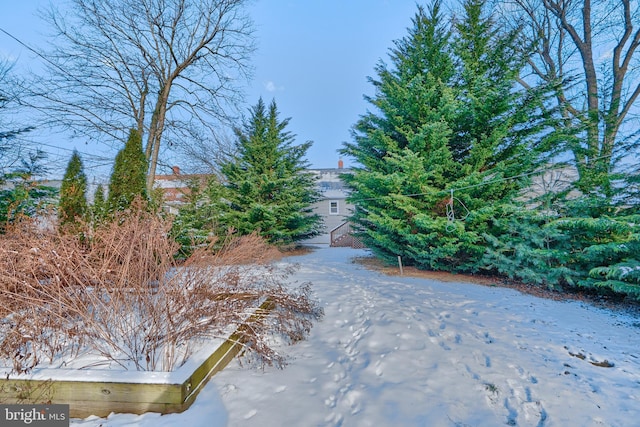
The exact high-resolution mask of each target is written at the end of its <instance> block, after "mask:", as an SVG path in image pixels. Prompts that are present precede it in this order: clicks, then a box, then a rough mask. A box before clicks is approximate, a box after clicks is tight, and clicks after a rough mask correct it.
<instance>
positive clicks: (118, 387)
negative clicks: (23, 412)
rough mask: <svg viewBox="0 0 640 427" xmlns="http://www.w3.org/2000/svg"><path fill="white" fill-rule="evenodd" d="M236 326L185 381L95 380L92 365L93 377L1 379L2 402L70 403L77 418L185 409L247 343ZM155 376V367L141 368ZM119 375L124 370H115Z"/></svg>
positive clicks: (254, 318)
mask: <svg viewBox="0 0 640 427" xmlns="http://www.w3.org/2000/svg"><path fill="white" fill-rule="evenodd" d="M270 308H271V303H270V302H268V301H267V302H265V303H263V304H262V305H261V306H260V308H259V309H258V313H263V312H264V311H265V310H267V311H268V310H269V309H270ZM258 316H261V314H255V315H253V316H251V317H250V318H249V319H248V320H247V323H251V322H252V321H255V320H256V318H257V317H258ZM246 327H247V325H246V324H244V325H241V326H240V327H239V328H238V329H236V331H235V332H234V333H233V334H231V335H230V336H229V338H227V339H226V340H225V341H224V342H223V343H222V344H220V345H219V346H218V347H217V348H216V349H215V350H213V352H212V353H211V355H210V356H208V357H207V358H206V360H205V361H204V362H203V363H201V364H200V365H199V366H198V367H197V368H195V370H194V371H193V372H192V373H191V374H190V375H189V376H188V378H187V379H186V380H184V381H182V382H180V383H175V384H172V383H162V382H157V381H149V382H144V380H143V381H137V380H136V381H135V382H126V381H124V382H123V381H113V382H109V381H92V380H91V370H86V371H84V370H83V371H82V372H83V373H84V372H86V373H87V380H75V379H74V380H68V381H67V380H57V379H42V380H40V379H37V380H36V379H12V378H9V379H0V403H3V404H11V403H47V404H58V403H60V404H68V405H69V415H70V416H71V417H72V418H86V417H88V416H90V415H97V416H99V417H106V416H107V415H109V414H110V413H112V412H115V413H133V414H143V413H145V412H159V413H162V414H168V413H176V412H183V411H185V410H186V409H188V408H189V407H190V406H191V404H192V403H193V402H194V401H195V399H196V397H197V396H198V393H200V391H201V390H202V388H203V387H204V385H205V384H206V383H207V381H209V379H210V378H211V377H212V376H213V375H214V374H216V373H217V372H219V371H221V370H222V369H223V368H224V367H225V366H227V365H228V364H229V362H231V360H232V359H233V358H234V357H235V356H236V355H237V354H238V353H239V352H240V351H241V350H242V348H243V342H242V341H243V334H242V330H243V328H246ZM140 374H142V375H141V376H142V377H144V376H145V375H146V374H148V376H149V378H151V377H153V376H154V374H157V373H154V372H143V373H140ZM114 375H118V371H114Z"/></svg>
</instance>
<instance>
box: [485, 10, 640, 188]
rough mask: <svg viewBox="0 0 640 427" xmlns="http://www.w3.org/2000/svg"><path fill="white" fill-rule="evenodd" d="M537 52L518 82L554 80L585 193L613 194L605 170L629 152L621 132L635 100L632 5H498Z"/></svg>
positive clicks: (637, 22) (639, 29)
mask: <svg viewBox="0 0 640 427" xmlns="http://www.w3.org/2000/svg"><path fill="white" fill-rule="evenodd" d="M496 4H497V5H498V6H499V7H500V8H501V10H502V12H503V13H504V16H505V17H506V18H508V19H511V20H512V23H513V24H514V25H517V26H519V27H521V28H522V29H523V35H524V36H525V37H526V38H527V39H528V41H529V42H530V43H531V44H532V45H533V46H534V47H535V50H534V54H533V56H532V57H531V58H530V61H529V65H530V70H531V72H532V73H531V75H530V76H524V78H523V79H522V82H523V84H525V85H529V84H536V82H540V81H542V82H545V83H556V86H555V87H556V90H555V99H556V101H557V105H558V107H559V108H560V111H561V113H562V118H563V120H564V124H565V125H566V126H567V128H571V129H580V130H581V133H580V134H578V137H577V138H569V144H568V148H569V150H570V151H571V152H572V154H573V156H574V158H575V161H576V167H577V169H578V171H579V174H580V180H579V183H578V186H579V188H580V190H582V191H584V192H591V191H594V190H596V191H602V192H603V193H604V194H605V195H611V183H610V179H611V173H612V171H613V168H614V166H615V164H616V161H617V160H618V159H619V158H620V156H622V155H625V154H629V152H628V148H629V146H628V145H627V144H626V143H625V138H624V137H625V136H628V134H627V135H623V131H624V123H625V122H626V120H628V119H629V118H630V113H631V112H632V110H633V107H634V104H635V102H636V100H637V98H638V96H639V95H640V80H639V79H638V77H639V76H638V73H637V66H638V59H639V53H638V46H640V16H639V15H640V9H639V6H638V4H637V2H632V1H631V0H593V1H592V0H508V1H501V2H496Z"/></svg>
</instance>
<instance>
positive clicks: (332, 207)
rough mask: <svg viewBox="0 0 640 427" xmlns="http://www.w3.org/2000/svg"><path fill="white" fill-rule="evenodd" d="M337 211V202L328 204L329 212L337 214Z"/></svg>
mask: <svg viewBox="0 0 640 427" xmlns="http://www.w3.org/2000/svg"><path fill="white" fill-rule="evenodd" d="M338 213H339V211H338V202H331V204H330V205H329V214H331V215H338Z"/></svg>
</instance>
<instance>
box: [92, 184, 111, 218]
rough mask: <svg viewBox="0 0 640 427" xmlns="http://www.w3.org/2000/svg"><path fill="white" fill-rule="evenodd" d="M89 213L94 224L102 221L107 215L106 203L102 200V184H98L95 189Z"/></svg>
mask: <svg viewBox="0 0 640 427" xmlns="http://www.w3.org/2000/svg"><path fill="white" fill-rule="evenodd" d="M91 212H92V216H93V220H94V221H95V222H100V221H102V219H104V217H105V216H106V214H107V201H106V200H105V198H104V186H103V185H102V184H98V186H97V187H96V191H95V193H94V195H93V206H92V208H91Z"/></svg>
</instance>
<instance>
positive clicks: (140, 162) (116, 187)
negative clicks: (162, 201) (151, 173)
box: [107, 129, 147, 212]
mask: <svg viewBox="0 0 640 427" xmlns="http://www.w3.org/2000/svg"><path fill="white" fill-rule="evenodd" d="M146 174H147V159H146V157H145V155H144V152H143V151H142V138H141V136H140V133H139V132H138V131H137V130H135V129H131V130H130V132H129V138H128V139H127V143H126V144H125V146H124V148H123V149H122V150H120V151H119V152H118V154H117V155H116V160H115V163H114V165H113V172H112V173H111V178H110V180H109V197H108V199H107V206H108V211H109V212H115V211H119V210H123V209H127V208H128V207H129V206H130V205H131V202H132V201H133V199H134V198H136V196H141V197H143V198H146V196H147V190H146V176H147V175H146Z"/></svg>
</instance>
